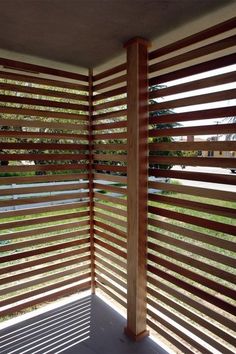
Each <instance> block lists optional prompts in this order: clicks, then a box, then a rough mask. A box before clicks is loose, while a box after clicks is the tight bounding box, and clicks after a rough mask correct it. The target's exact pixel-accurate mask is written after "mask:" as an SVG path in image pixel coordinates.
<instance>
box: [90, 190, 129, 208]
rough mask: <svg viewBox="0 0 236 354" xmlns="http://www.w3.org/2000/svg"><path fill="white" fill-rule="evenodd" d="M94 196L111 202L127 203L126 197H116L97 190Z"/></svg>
mask: <svg viewBox="0 0 236 354" xmlns="http://www.w3.org/2000/svg"><path fill="white" fill-rule="evenodd" d="M94 198H97V199H100V200H103V201H107V202H111V203H112V204H115V205H116V204H118V205H124V206H126V205H127V201H126V200H125V199H121V198H116V197H112V196H108V195H105V194H102V193H98V192H95V193H94Z"/></svg>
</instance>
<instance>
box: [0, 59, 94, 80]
mask: <svg viewBox="0 0 236 354" xmlns="http://www.w3.org/2000/svg"><path fill="white" fill-rule="evenodd" d="M0 65H3V66H4V67H9V68H12V69H13V68H14V69H15V70H17V69H19V70H25V71H31V72H36V73H43V74H48V75H54V76H61V77H66V78H68V79H73V80H78V81H84V82H88V76H87V75H82V74H77V73H73V72H70V71H66V70H60V69H54V68H48V67H46V66H42V65H36V64H30V63H25V62H22V61H16V60H11V59H6V58H0Z"/></svg>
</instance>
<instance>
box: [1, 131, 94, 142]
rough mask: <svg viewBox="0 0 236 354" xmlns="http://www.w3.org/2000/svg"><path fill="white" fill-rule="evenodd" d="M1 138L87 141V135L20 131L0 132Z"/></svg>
mask: <svg viewBox="0 0 236 354" xmlns="http://www.w3.org/2000/svg"><path fill="white" fill-rule="evenodd" d="M0 137H1V138H18V139H22V138H25V139H46V140H48V139H74V140H79V139H80V141H83V140H84V141H87V140H88V135H87V134H78V133H67V132H66V133H57V132H56V133H44V132H43V133H41V132H37V133H36V132H29V131H27V132H22V131H3V130H2V131H0Z"/></svg>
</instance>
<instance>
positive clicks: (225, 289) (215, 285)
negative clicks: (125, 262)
mask: <svg viewBox="0 0 236 354" xmlns="http://www.w3.org/2000/svg"><path fill="white" fill-rule="evenodd" d="M149 236H150V237H152V238H155V240H156V241H158V242H159V241H160V242H163V243H165V244H167V245H168V246H173V247H178V248H181V250H186V249H187V250H188V252H189V253H188V255H184V254H182V253H180V252H178V251H173V250H172V249H170V248H166V247H163V246H161V245H159V244H154V243H153V242H150V241H149V242H148V248H149V250H152V251H154V252H155V254H158V253H159V255H161V256H163V255H165V256H168V257H169V258H172V259H173V263H177V262H181V263H182V264H186V265H187V266H191V267H194V268H196V270H197V271H198V270H200V271H203V272H205V273H208V276H209V275H214V276H216V277H218V278H222V279H223V281H224V280H225V281H228V282H232V283H234V284H235V283H236V277H233V276H232V274H230V273H229V272H227V271H224V270H221V269H219V268H217V267H215V266H212V265H210V264H207V263H206V262H202V261H199V260H197V259H194V258H191V257H190V256H189V255H190V254H191V252H192V253H193V254H194V255H199V256H201V257H205V258H206V261H207V262H208V260H209V259H211V260H213V261H215V260H216V259H217V261H218V262H219V263H220V262H221V261H223V262H222V263H224V264H226V265H229V266H231V267H233V265H232V263H233V259H232V258H231V259H230V258H228V259H229V262H227V257H225V256H224V255H220V254H218V253H216V252H212V251H210V250H206V249H204V248H202V247H199V246H194V245H189V243H187V242H184V241H179V240H177V239H175V238H172V237H168V236H167V235H165V234H161V233H159V232H154V231H149ZM156 252H157V253H156ZM201 252H202V253H201ZM218 256H219V259H218ZM224 260H226V261H224ZM230 261H231V262H230ZM198 276H199V274H198V275H197V277H198ZM197 277H196V278H197ZM195 281H196V280H195ZM198 282H199V283H200V284H202V285H205V286H207V287H211V288H212V289H214V290H216V291H217V292H219V293H221V294H224V295H225V296H228V297H232V298H233V299H234V297H235V295H236V294H235V291H234V290H233V288H232V289H231V288H229V286H224V284H222V281H218V280H217V281H212V280H211V279H208V278H207V277H206V275H204V276H199V281H198ZM204 283H206V284H204Z"/></svg>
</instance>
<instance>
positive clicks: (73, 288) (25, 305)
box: [1, 281, 91, 316]
mask: <svg viewBox="0 0 236 354" xmlns="http://www.w3.org/2000/svg"><path fill="white" fill-rule="evenodd" d="M90 287H91V281H86V282H83V283H82V284H77V285H74V286H70V287H68V288H66V289H63V290H57V291H56V292H53V293H51V294H46V295H42V296H40V298H36V299H34V300H31V299H30V301H28V302H24V303H21V304H19V305H15V306H11V307H10V308H8V309H6V310H3V311H1V315H2V316H7V315H11V314H14V313H17V312H19V311H21V310H23V309H27V308H29V307H32V306H35V305H38V304H41V303H45V302H47V301H53V300H56V299H58V298H62V297H63V296H68V295H72V294H74V293H77V292H78V291H82V290H87V289H89V288H90Z"/></svg>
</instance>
